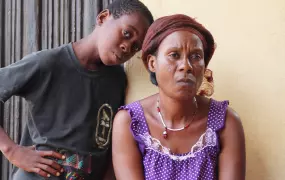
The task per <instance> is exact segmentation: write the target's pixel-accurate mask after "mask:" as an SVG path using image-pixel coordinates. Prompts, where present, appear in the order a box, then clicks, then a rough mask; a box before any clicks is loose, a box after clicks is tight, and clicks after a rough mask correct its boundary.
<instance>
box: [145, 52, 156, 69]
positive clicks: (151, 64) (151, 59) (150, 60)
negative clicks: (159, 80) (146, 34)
mask: <svg viewBox="0 0 285 180" xmlns="http://www.w3.org/2000/svg"><path fill="white" fill-rule="evenodd" d="M147 65H148V70H149V71H150V72H153V73H155V71H156V57H155V56H154V55H151V54H150V55H148V56H147Z"/></svg>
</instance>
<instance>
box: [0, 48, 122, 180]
mask: <svg viewBox="0 0 285 180" xmlns="http://www.w3.org/2000/svg"><path fill="white" fill-rule="evenodd" d="M125 88H126V75H125V72H124V69H123V67H122V66H106V67H102V68H100V69H99V70H97V71H89V70H86V69H85V68H83V67H82V66H81V64H80V63H79V61H78V60H77V58H76V56H75V54H74V51H73V48H72V45H71V44H67V45H63V46H60V47H58V48H55V49H51V50H43V51H39V52H36V53H33V54H30V55H28V56H26V57H24V58H23V59H22V60H21V61H18V62H17V63H15V64H12V65H10V66H7V67H5V68H2V69H0V101H2V102H5V101H6V100H7V99H9V98H10V97H11V96H12V95H18V96H21V97H24V98H25V99H26V100H27V102H28V105H29V118H28V121H27V122H26V128H25V130H24V132H23V137H22V139H21V143H20V144H21V145H24V146H30V145H38V146H42V145H44V146H46V145H47V146H48V147H55V148H63V149H66V150H70V151H74V152H78V153H80V154H90V153H91V154H93V155H94V158H95V159H94V164H95V165H94V166H93V168H92V170H93V171H94V174H97V175H95V177H101V176H102V174H103V173H104V170H105V168H106V166H107V156H108V155H109V153H110V145H111V129H112V122H113V117H114V114H115V113H116V112H117V109H118V108H119V107H120V106H121V105H122V104H123V102H124V96H125ZM18 171H21V170H18ZM14 172H15V175H14V176H16V177H18V175H17V174H19V173H20V174H21V178H20V179H22V180H25V179H37V178H33V177H39V176H37V175H35V174H33V173H26V172H23V171H22V172H17V170H16V171H14ZM25 175H26V176H27V177H26V178H25V177H23V176H25ZM16 177H15V178H14V179H18V178H16Z"/></svg>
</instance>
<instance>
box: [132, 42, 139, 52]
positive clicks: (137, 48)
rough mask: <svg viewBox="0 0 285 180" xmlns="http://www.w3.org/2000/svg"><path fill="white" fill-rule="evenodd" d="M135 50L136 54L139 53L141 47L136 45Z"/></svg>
mask: <svg viewBox="0 0 285 180" xmlns="http://www.w3.org/2000/svg"><path fill="white" fill-rule="evenodd" d="M133 49H134V51H135V52H138V51H139V50H140V47H139V46H138V45H136V44H135V45H134V46H133Z"/></svg>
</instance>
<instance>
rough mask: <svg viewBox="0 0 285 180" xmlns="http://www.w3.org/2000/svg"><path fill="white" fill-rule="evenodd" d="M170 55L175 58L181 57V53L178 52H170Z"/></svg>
mask: <svg viewBox="0 0 285 180" xmlns="http://www.w3.org/2000/svg"><path fill="white" fill-rule="evenodd" d="M169 56H170V57H171V58H174V59H177V58H179V54H178V53H170V54H169Z"/></svg>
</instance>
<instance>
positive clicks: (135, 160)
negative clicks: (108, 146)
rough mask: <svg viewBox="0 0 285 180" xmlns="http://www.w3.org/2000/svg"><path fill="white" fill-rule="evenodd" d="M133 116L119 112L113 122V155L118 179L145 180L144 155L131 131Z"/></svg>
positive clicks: (123, 111) (125, 112)
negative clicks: (142, 155)
mask: <svg viewBox="0 0 285 180" xmlns="http://www.w3.org/2000/svg"><path fill="white" fill-rule="evenodd" d="M130 124H131V117H130V115H129V113H128V112H127V111H125V110H121V111H119V112H118V113H117V115H116V116H115V119H114V124H113V137H112V156H113V166H114V171H115V176H116V178H117V180H133V179H135V180H143V179H144V177H143V166H142V157H141V154H140V151H139V148H138V146H137V144H136V142H135V140H134V138H133V136H132V133H131V131H130Z"/></svg>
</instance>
